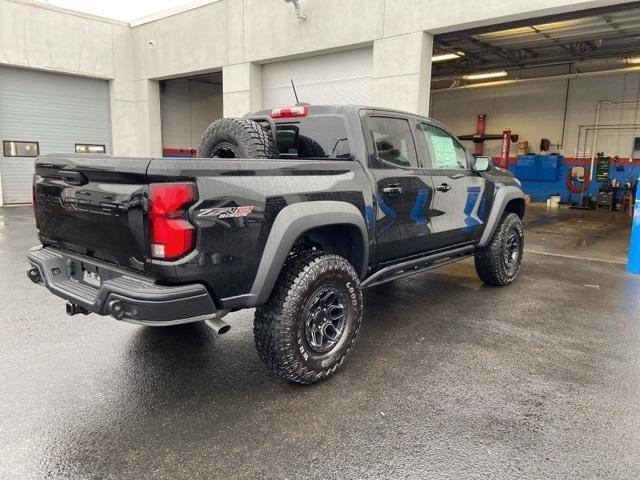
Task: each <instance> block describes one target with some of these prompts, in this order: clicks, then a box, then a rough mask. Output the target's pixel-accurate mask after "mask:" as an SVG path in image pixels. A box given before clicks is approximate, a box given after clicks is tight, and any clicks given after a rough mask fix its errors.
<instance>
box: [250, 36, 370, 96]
mask: <svg viewBox="0 0 640 480" xmlns="http://www.w3.org/2000/svg"><path fill="white" fill-rule="evenodd" d="M372 75H373V49H372V48H371V47H367V48H358V49H355V50H348V51H344V52H334V53H328V54H324V55H316V56H312V57H305V58H298V59H294V60H286V61H282V62H275V63H269V64H266V65H264V66H263V67H262V106H263V107H264V108H274V107H281V106H283V105H291V104H292V103H295V97H294V94H293V91H292V89H291V80H293V81H294V82H295V85H296V90H297V92H298V98H299V99H300V101H303V102H308V103H312V104H314V105H327V104H329V105H332V104H355V105H368V104H369V103H370V100H371V77H372Z"/></svg>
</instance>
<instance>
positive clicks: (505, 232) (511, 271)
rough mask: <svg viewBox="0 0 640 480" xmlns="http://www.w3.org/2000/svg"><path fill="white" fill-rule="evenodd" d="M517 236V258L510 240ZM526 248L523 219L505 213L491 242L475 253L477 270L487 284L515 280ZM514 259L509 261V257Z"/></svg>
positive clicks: (501, 284)
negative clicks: (513, 256) (513, 255)
mask: <svg viewBox="0 0 640 480" xmlns="http://www.w3.org/2000/svg"><path fill="white" fill-rule="evenodd" d="M513 236H515V238H516V240H517V248H516V249H515V250H514V251H515V253H516V258H515V259H513V258H512V254H513V251H512V248H513V247H511V243H510V241H511V240H513V238H512V237H513ZM523 248H524V228H523V226H522V220H520V217H518V215H516V214H515V213H508V212H507V213H505V214H504V215H503V216H502V218H501V219H500V223H499V224H498V226H497V227H496V230H495V232H494V233H493V237H491V240H490V241H489V244H488V245H487V246H486V247H484V248H483V249H481V250H478V251H477V252H476V255H475V264H476V272H478V276H479V277H480V280H482V281H483V282H484V283H486V284H487V285H493V286H496V287H501V286H504V285H508V284H510V283H511V282H513V281H514V280H515V278H516V276H517V275H518V271H519V270H520V264H521V262H522V252H523ZM508 258H509V259H510V260H512V261H509V260H507V259H508Z"/></svg>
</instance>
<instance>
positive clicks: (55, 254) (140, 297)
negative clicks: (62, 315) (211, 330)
mask: <svg viewBox="0 0 640 480" xmlns="http://www.w3.org/2000/svg"><path fill="white" fill-rule="evenodd" d="M28 258H29V262H30V263H31V268H30V269H29V271H28V272H27V275H28V276H29V278H30V279H31V280H32V281H34V282H35V283H38V284H40V285H43V286H45V287H47V288H48V289H49V291H51V292H52V293H53V294H55V295H57V296H59V297H61V298H64V299H65V300H67V301H68V302H69V303H70V304H72V305H73V312H74V313H75V312H77V311H82V310H85V311H86V313H89V312H93V313H97V314H99V315H111V316H113V317H114V318H117V319H118V320H125V321H128V322H131V323H139V324H145V325H175V324H179V323H189V322H196V321H200V320H204V319H205V318H207V317H211V316H216V315H217V314H219V313H221V312H218V311H217V310H216V306H215V304H214V302H213V299H212V298H211V295H209V292H208V291H207V289H206V288H205V287H204V286H203V285H200V284H190V285H178V286H165V285H157V284H156V283H154V281H153V280H152V279H150V278H148V277H145V276H144V275H137V274H135V273H131V272H129V271H127V270H124V269H120V268H118V267H114V266H113V265H110V264H107V263H103V262H100V261H97V260H95V259H93V258H90V257H84V256H82V255H76V254H73V253H69V252H66V251H62V250H58V249H55V248H50V247H47V248H43V247H34V248H32V249H31V250H30V251H29V254H28ZM85 271H89V272H94V273H96V274H97V275H98V276H99V283H100V285H97V284H96V285H91V284H89V283H87V282H86V281H84V275H85V274H84V272H85ZM96 283H97V282H96ZM77 307H80V308H79V309H78V308H77Z"/></svg>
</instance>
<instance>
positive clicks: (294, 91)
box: [289, 78, 300, 105]
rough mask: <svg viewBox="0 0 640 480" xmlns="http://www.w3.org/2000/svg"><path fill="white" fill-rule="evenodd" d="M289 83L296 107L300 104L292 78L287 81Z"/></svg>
mask: <svg viewBox="0 0 640 480" xmlns="http://www.w3.org/2000/svg"><path fill="white" fill-rule="evenodd" d="M289 80H290V81H291V88H293V95H294V96H295V97H296V105H298V104H299V103H300V100H298V92H296V85H295V83H293V78H290V79H289Z"/></svg>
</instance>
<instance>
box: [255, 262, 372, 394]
mask: <svg viewBox="0 0 640 480" xmlns="http://www.w3.org/2000/svg"><path fill="white" fill-rule="evenodd" d="M326 288H331V289H337V291H338V292H340V293H339V295H342V296H343V297H342V298H344V299H345V300H346V301H345V302H344V304H345V305H344V315H345V318H346V320H345V327H344V330H343V333H342V335H341V336H340V339H339V341H338V342H337V344H336V345H335V346H334V347H333V348H332V349H331V350H329V351H327V352H324V353H318V352H317V351H314V349H313V348H312V347H311V344H310V343H309V341H308V340H307V330H306V322H307V318H306V315H305V312H306V311H308V309H309V307H308V305H309V303H310V302H312V301H313V299H314V298H315V297H316V296H317V295H318V292H321V291H322V289H326ZM362 314H363V300H362V291H361V289H360V280H359V278H358V275H357V274H356V272H355V270H354V269H353V267H352V266H351V264H350V263H349V262H348V261H347V260H346V259H344V258H343V257H340V256H338V255H333V254H324V253H312V254H306V255H301V256H300V257H298V258H294V259H291V260H290V261H289V262H287V264H286V265H285V266H284V268H283V270H282V272H281V273H280V277H279V279H278V281H277V283H276V286H275V287H274V290H273V292H272V294H271V297H270V298H269V300H268V301H267V303H266V304H265V305H263V306H261V307H258V308H257V309H256V313H255V317H254V322H253V334H254V339H255V343H256V348H257V350H258V354H259V355H260V358H261V359H262V361H263V362H264V363H265V364H266V365H267V367H269V368H270V369H271V370H272V371H273V372H274V373H276V374H277V375H279V376H280V377H282V378H285V379H287V380H289V381H291V382H296V383H302V384H311V383H315V382H318V381H320V380H323V379H326V378H328V377H330V376H331V375H333V374H334V373H336V372H337V371H338V370H339V369H340V368H341V367H342V365H343V364H344V361H345V359H346V358H347V356H348V355H349V353H351V350H352V349H353V346H354V343H355V341H356V338H357V337H358V333H359V331H360V325H361V323H362Z"/></svg>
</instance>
